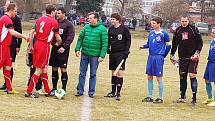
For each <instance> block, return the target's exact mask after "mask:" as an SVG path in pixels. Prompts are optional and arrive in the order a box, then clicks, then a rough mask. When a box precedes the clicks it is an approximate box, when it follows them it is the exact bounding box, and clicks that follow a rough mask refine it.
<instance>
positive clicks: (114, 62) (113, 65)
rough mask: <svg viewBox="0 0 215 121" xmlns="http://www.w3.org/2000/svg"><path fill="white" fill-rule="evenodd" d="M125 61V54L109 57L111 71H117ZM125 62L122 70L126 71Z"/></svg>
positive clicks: (113, 54) (114, 54) (115, 54)
mask: <svg viewBox="0 0 215 121" xmlns="http://www.w3.org/2000/svg"><path fill="white" fill-rule="evenodd" d="M122 59H124V54H123V53H112V54H110V55H109V70H116V68H117V66H118V65H119V64H120V62H121V61H122ZM125 61H126V60H124V62H123V64H122V66H121V68H120V70H125Z"/></svg>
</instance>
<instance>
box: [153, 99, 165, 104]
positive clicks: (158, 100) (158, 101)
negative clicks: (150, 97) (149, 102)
mask: <svg viewBox="0 0 215 121" xmlns="http://www.w3.org/2000/svg"><path fill="white" fill-rule="evenodd" d="M153 103H163V100H162V99H161V98H157V99H155V101H153Z"/></svg>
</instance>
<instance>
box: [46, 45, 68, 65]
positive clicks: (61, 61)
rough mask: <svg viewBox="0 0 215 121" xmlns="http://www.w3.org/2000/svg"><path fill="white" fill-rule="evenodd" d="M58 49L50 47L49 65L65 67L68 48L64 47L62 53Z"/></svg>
mask: <svg viewBox="0 0 215 121" xmlns="http://www.w3.org/2000/svg"><path fill="white" fill-rule="evenodd" d="M58 49H59V48H56V47H52V49H51V56H50V59H49V66H52V67H60V68H67V63H68V58H69V50H70V48H68V49H65V51H64V52H63V53H58Z"/></svg>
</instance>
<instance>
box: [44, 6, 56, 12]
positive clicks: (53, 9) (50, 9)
mask: <svg viewBox="0 0 215 121" xmlns="http://www.w3.org/2000/svg"><path fill="white" fill-rule="evenodd" d="M55 10H56V8H55V7H54V6H53V5H48V6H47V7H46V14H51V13H52V11H55Z"/></svg>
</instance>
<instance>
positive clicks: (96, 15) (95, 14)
mask: <svg viewBox="0 0 215 121" xmlns="http://www.w3.org/2000/svg"><path fill="white" fill-rule="evenodd" d="M88 18H89V23H90V24H96V23H97V22H98V20H99V13H98V12H90V13H88Z"/></svg>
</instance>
